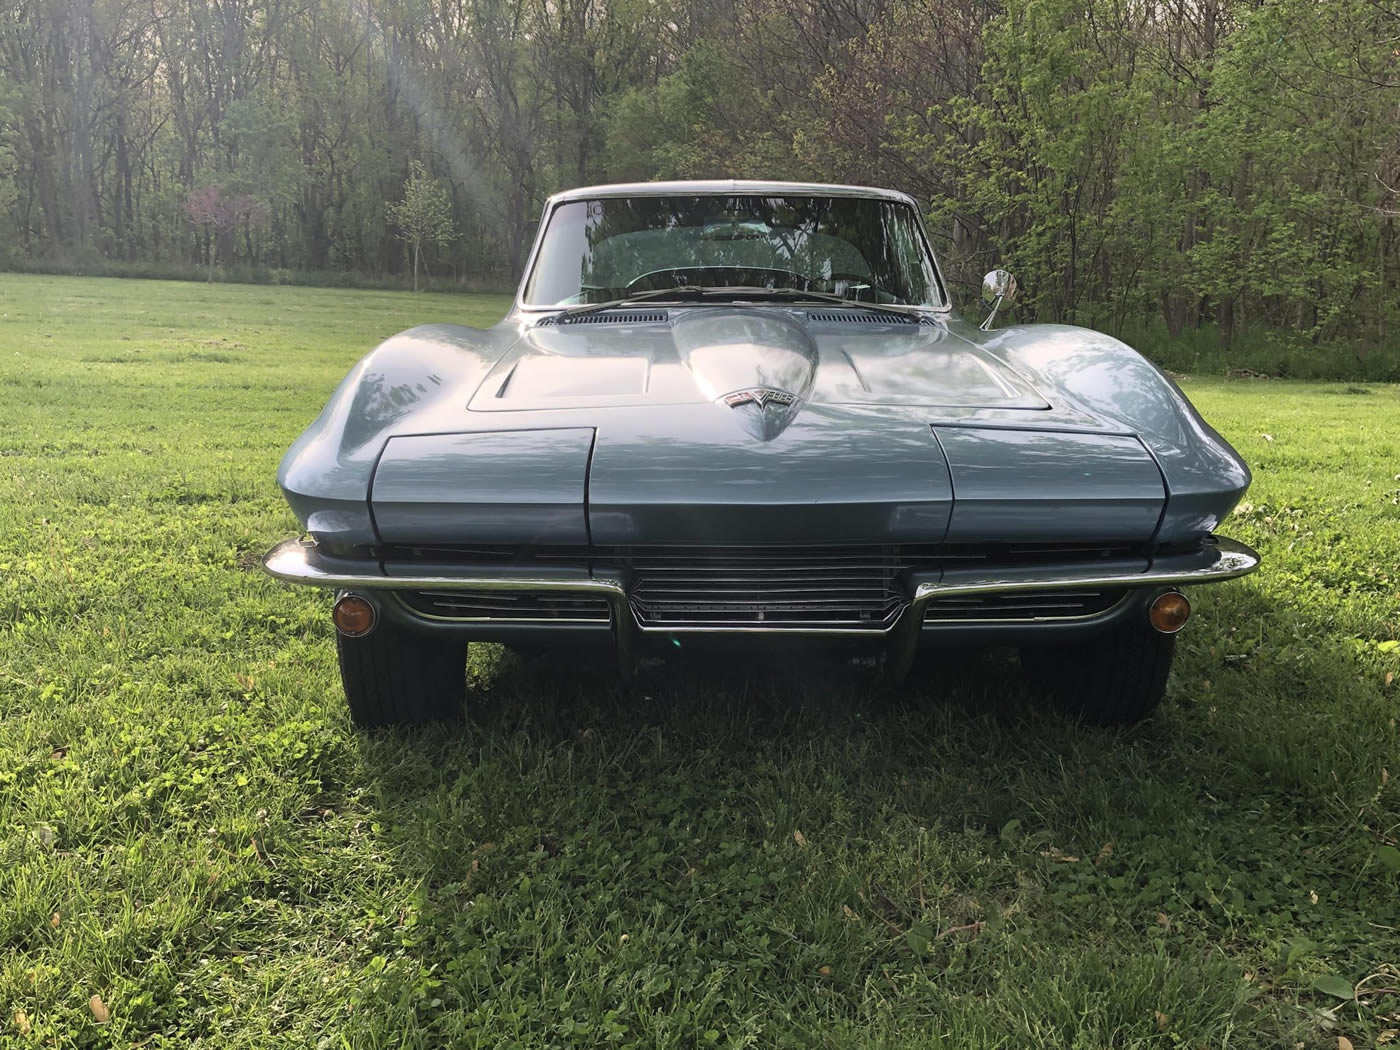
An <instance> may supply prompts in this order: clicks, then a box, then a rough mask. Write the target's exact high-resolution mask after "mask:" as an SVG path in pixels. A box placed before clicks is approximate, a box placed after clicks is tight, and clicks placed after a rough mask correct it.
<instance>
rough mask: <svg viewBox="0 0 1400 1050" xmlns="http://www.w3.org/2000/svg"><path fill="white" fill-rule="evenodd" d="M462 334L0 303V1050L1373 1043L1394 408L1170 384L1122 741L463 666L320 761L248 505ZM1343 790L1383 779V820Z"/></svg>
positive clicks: (308, 603) (958, 693)
mask: <svg viewBox="0 0 1400 1050" xmlns="http://www.w3.org/2000/svg"><path fill="white" fill-rule="evenodd" d="M506 305H507V303H506V300H504V299H502V298H500V297H478V298H466V297H458V296H446V295H420V296H412V295H409V294H407V293H373V292H343V291H335V290H326V289H304V288H268V287H237V286H217V285H216V286H208V287H206V286H204V285H198V284H179V283H155V282H141V281H118V280H99V279H83V278H41V277H17V276H5V275H0V463H3V466H4V470H3V471H0V849H3V858H4V863H3V864H2V865H0V1009H3V1010H4V1014H3V1015H0V1045H3V1046H17V1047H22V1046H29V1045H34V1046H44V1047H51V1046H56V1047H69V1046H104V1047H105V1046H120V1047H129V1046H137V1045H139V1046H142V1047H146V1048H157V1047H188V1046H191V1045H195V1044H198V1045H203V1046H218V1047H267V1046H288V1047H326V1048H330V1047H335V1048H343V1047H354V1048H358V1047H378V1046H386V1047H387V1046H394V1047H398V1046H406V1047H449V1046H450V1047H484V1048H485V1047H489V1048H496V1047H512V1046H519V1047H545V1046H553V1047H593V1046H617V1047H626V1046H635V1047H641V1048H646V1050H652V1048H661V1047H667V1048H669V1047H703V1046H716V1047H741V1046H752V1047H764V1048H767V1047H894V1046H918V1047H948V1048H957V1050H977V1048H991V1047H1003V1046H1005V1047H1015V1048H1018V1050H1019V1048H1029V1047H1045V1048H1054V1050H1069V1048H1084V1050H1109V1048H1113V1050H1120V1048H1129V1047H1162V1048H1178V1047H1180V1048H1192V1050H1194V1048H1222V1047H1259V1048H1263V1047H1288V1048H1295V1047H1303V1048H1306V1050H1311V1048H1324V1047H1325V1048H1328V1050H1335V1048H1338V1047H1340V1048H1341V1050H1346V1046H1347V1045H1348V1044H1347V1043H1345V1042H1343V1040H1342V1039H1339V1038H1338V1037H1339V1036H1342V1037H1345V1039H1346V1040H1349V1043H1350V1045H1351V1046H1354V1047H1356V1048H1358V1050H1359V1048H1362V1047H1371V1046H1374V1045H1382V1044H1385V1043H1387V1042H1392V1041H1394V1042H1397V1043H1400V1036H1397V1035H1396V1030H1397V1029H1400V852H1397V850H1396V846H1397V843H1398V841H1400V730H1397V726H1396V717H1397V714H1400V567H1397V560H1400V558H1398V555H1397V552H1400V455H1398V454H1397V451H1398V450H1400V388H1396V387H1393V386H1391V387H1385V386H1378V385H1375V386H1346V385H1338V384H1301V383H1286V382H1281V381H1235V382H1226V381H1210V382H1201V381H1190V380H1186V381H1184V386H1185V387H1186V389H1187V391H1188V393H1189V394H1190V395H1191V396H1192V397H1193V398H1194V399H1195V401H1196V403H1197V404H1198V405H1199V406H1200V407H1201V409H1202V410H1203V411H1204V413H1205V414H1206V416H1207V417H1208V418H1209V419H1211V420H1212V422H1213V423H1214V424H1215V425H1216V426H1217V427H1218V428H1219V429H1220V430H1221V431H1222V432H1223V433H1224V434H1226V436H1227V437H1229V439H1230V440H1231V441H1232V442H1234V444H1235V445H1236V447H1238V448H1239V449H1240V450H1241V451H1242V452H1243V454H1244V455H1245V456H1246V458H1247V459H1249V461H1250V462H1251V464H1252V465H1253V467H1254V470H1255V484H1254V488H1253V489H1252V490H1251V492H1250V493H1249V496H1248V502H1247V503H1245V504H1244V505H1242V506H1241V508H1240V510H1239V511H1238V512H1237V513H1236V515H1235V516H1234V518H1233V519H1232V520H1231V521H1230V522H1229V527H1228V529H1227V530H1226V531H1228V532H1229V533H1230V534H1231V535H1235V536H1238V537H1239V538H1241V539H1243V540H1245V541H1246V542H1249V543H1252V544H1255V545H1257V546H1258V547H1259V548H1260V549H1261V550H1262V551H1263V553H1264V555H1265V558H1266V562H1265V568H1264V570H1263V571H1262V572H1261V573H1260V574H1259V575H1257V576H1255V577H1252V578H1250V579H1247V580H1243V581H1238V582H1235V583H1231V584H1225V585H1221V586H1219V587H1216V588H1204V589H1201V590H1198V591H1197V592H1196V593H1195V595H1194V600H1195V603H1196V609H1197V613H1196V616H1195V618H1194V619H1193V622H1192V624H1191V626H1189V627H1188V628H1187V630H1186V632H1185V633H1184V634H1183V636H1182V642H1181V646H1180V648H1179V650H1178V659H1177V665H1176V673H1175V675H1174V677H1173V680H1172V684H1171V688H1170V692H1169V695H1168V698H1167V701H1166V702H1165V704H1164V706H1163V710H1162V712H1161V714H1160V715H1159V717H1158V718H1157V719H1156V720H1155V721H1154V722H1153V723H1152V724H1150V725H1147V726H1144V727H1141V728H1138V729H1136V730H1133V731H1127V732H1110V731H1103V730H1092V729H1088V728H1082V727H1078V726H1075V725H1073V724H1071V723H1070V722H1068V721H1067V720H1065V719H1064V718H1062V717H1060V716H1058V715H1056V714H1054V713H1052V712H1049V711H1046V710H1043V704H1041V703H1040V702H1039V701H1038V700H1037V699H1036V697H1035V695H1034V694H1033V693H1032V692H1030V691H1029V690H1028V689H1027V687H1026V686H1025V685H1023V684H1022V682H1021V679H1020V677H1019V675H1018V673H1017V668H1016V665H1015V661H1014V659H1013V658H1012V657H1010V656H1009V655H1007V654H1002V653H988V654H981V655H979V654H953V655H950V656H947V657H944V658H941V659H933V660H926V661H924V662H923V663H922V664H921V665H920V667H919V669H918V673H917V676H916V678H915V680H914V681H913V682H911V684H910V685H909V687H908V688H907V689H906V690H904V691H903V692H901V693H900V695H898V696H896V697H890V696H886V695H884V694H882V693H880V692H879V691H878V690H877V689H876V688H875V687H874V685H873V684H872V683H871V682H870V681H868V680H867V679H866V678H865V677H863V676H862V675H861V674H859V673H852V674H851V675H850V676H837V677H832V676H831V675H829V674H823V673H819V672H815V671H804V670H803V669H801V668H798V669H794V668H791V667H790V666H787V665H775V666H774V667H768V666H766V665H764V664H762V662H761V661H749V662H748V663H747V664H746V666H745V667H744V671H745V672H747V676H745V675H744V674H741V673H739V672H738V671H736V670H734V669H729V670H727V671H726V670H724V669H721V668H716V667H714V666H713V665H706V664H702V663H699V662H694V661H690V660H687V659H684V658H678V659H677V660H676V661H674V662H671V663H669V664H667V665H665V666H663V667H659V668H652V669H650V670H649V671H648V674H647V677H646V678H645V679H644V684H643V686H642V688H641V689H639V690H638V691H636V692H635V693H634V694H632V695H624V694H623V693H622V692H621V691H620V690H619V689H618V688H617V687H616V686H615V684H614V683H613V682H611V681H610V680H609V679H608V678H607V676H606V675H605V674H604V673H602V672H600V671H597V670H595V669H593V668H591V667H588V666H582V667H580V666H575V665H573V664H570V663H565V662H556V663H550V662H548V661H543V660H539V661H524V660H521V659H520V658H519V657H518V656H516V655H514V654H510V653H504V652H502V651H501V650H500V649H499V648H498V647H490V646H484V647H480V648H479V649H478V650H474V653H473V657H472V661H471V676H472V680H473V684H474V691H475V699H474V707H473V711H472V716H471V718H470V720H469V721H468V722H467V723H466V724H464V725H461V726H456V727H452V728H449V729H437V730H433V731H429V732H424V733H419V734H415V735H388V736H379V737H366V736H363V735H360V734H357V733H356V732H354V731H353V730H352V729H351V727H350V725H349V721H348V718H347V715H346V712H345V710H344V701H343V697H342V696H341V692H340V684H339V681H338V675H337V671H336V665H335V657H334V651H333V644H332V636H331V628H330V623H329V619H328V616H327V609H328V601H327V598H326V597H325V595H323V594H320V593H316V592H312V591H306V590H298V589H293V588H290V587H285V586H280V585H278V584H276V583H274V582H273V581H271V580H269V579H267V578H265V577H264V576H263V575H262V573H261V572H259V571H258V569H257V561H258V555H259V554H260V553H261V552H262V551H263V550H264V549H265V548H266V547H268V546H270V545H271V544H272V543H273V542H275V541H277V540H280V539H282V538H284V537H286V536H289V535H294V534H295V533H296V531H297V525H296V521H295V520H294V518H293V517H292V515H291V513H290V512H289V511H288V510H287V508H286V506H285V505H284V503H283V501H282V499H281V496H280V495H279V493H278V491H277V488H276V485H275V484H274V480H273V475H274V470H275V468H276V464H277V460H278V458H279V457H280V455H281V453H282V451H283V449H284V448H285V447H286V446H287V445H288V443H290V442H291V440H292V439H293V437H295V435H296V434H297V433H298V432H299V431H300V430H301V428H302V427H303V426H305V424H306V423H307V422H308V421H309V420H310V419H311V418H312V417H313V416H314V415H315V413H316V412H317V411H318V410H319V408H320V406H321V404H322V403H323V401H324V400H325V398H326V396H327V394H328V393H329V392H330V390H331V389H332V388H333V386H334V385H335V384H336V382H337V381H338V380H339V379H340V377H341V376H342V375H343V374H344V373H345V371H346V370H347V369H348V368H349V367H350V365H351V364H352V363H353V362H354V360H355V359H356V358H357V357H358V356H359V355H360V354H361V353H362V352H364V351H365V350H367V349H368V348H369V347H370V346H372V345H373V344H374V343H375V342H376V341H377V340H378V339H380V338H382V337H384V336H386V335H388V334H390V333H392V332H394V331H396V330H398V329H400V328H403V327H407V326H408V325H410V324H414V323H418V322H422V321H436V320H444V321H445V320H456V321H464V322H466V323H473V322H475V323H488V322H491V321H493V320H494V319H496V318H497V317H499V316H500V314H501V313H502V312H503V311H504V309H505V308H506ZM1387 767H1389V773H1387Z"/></svg>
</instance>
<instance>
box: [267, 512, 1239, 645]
mask: <svg viewBox="0 0 1400 1050" xmlns="http://www.w3.org/2000/svg"><path fill="white" fill-rule="evenodd" d="M1258 567H1259V555H1258V554H1257V553H1256V552H1255V551H1254V550H1252V549H1251V548H1249V547H1247V546H1246V545H1245V544H1243V543H1239V542H1237V541H1235V540H1231V539H1227V538H1225V537H1211V538H1210V539H1209V540H1208V541H1207V542H1206V544H1205V545H1204V546H1203V547H1202V549H1201V550H1199V551H1193V552H1191V553H1189V554H1172V555H1161V556H1157V557H1153V558H1146V557H1142V558H1133V559H1120V560H1114V561H1111V562H1099V563H1080V564H1075V565H1070V566H1059V567H1055V568H1047V567H1046V566H1044V565H1041V566H1027V567H1026V568H1024V569H1021V568H1016V569H1008V568H1002V569H992V570H988V569H987V568H986V567H974V568H967V569H959V568H950V569H946V570H938V569H933V570H920V571H915V572H913V573H911V574H910V575H909V577H908V586H909V588H910V590H909V606H908V608H907V609H906V610H905V611H904V613H903V614H902V615H901V616H899V618H898V619H897V620H895V621H894V623H892V624H891V625H889V626H887V627H884V628H882V629H879V630H871V629H870V628H856V627H825V626H824V627H811V628H803V627H781V628H775V627H765V626H762V625H750V624H717V625H714V626H681V627H643V626H642V625H640V624H639V623H638V622H637V618H636V616H635V615H634V614H633V612H632V609H631V607H630V606H629V604H628V600H627V588H626V583H625V580H624V579H623V576H622V574H621V573H620V572H616V571H613V572H599V571H596V570H595V571H594V572H593V573H591V574H590V573H588V572H587V570H584V569H579V570H578V571H577V572H574V573H570V572H568V571H561V572H552V573H538V574H535V573H528V572H515V571H510V574H509V575H504V574H497V573H495V572H474V573H472V574H471V575H453V576H441V575H395V576H389V575H386V574H385V573H384V572H382V571H380V570H379V566H378V564H377V563H372V562H371V563H367V562H364V561H347V560H344V559H337V558H334V557H329V556H325V555H322V554H321V553H320V552H319V551H318V550H317V548H316V546H315V545H314V544H307V543H302V542H301V541H299V540H289V541H287V542H285V543H281V544H279V545H278V546H276V547H274V548H273V549H272V550H271V551H269V552H268V554H267V556H266V557H265V558H264V559H263V568H264V569H266V571H267V572H268V573H269V574H270V575H272V576H274V577H276V578H277V579H279V580H285V581H287V582H288V583H300V584H308V585H310V586H314V587H327V588H333V589H336V590H356V591H395V590H399V591H420V590H422V591H496V592H511V591H515V592H546V593H555V594H559V595H576V596H591V597H595V598H600V599H603V600H606V601H607V602H608V603H609V604H610V606H611V608H612V622H611V632H612V634H613V636H614V639H615V641H616V644H617V646H618V650H619V656H620V658H621V659H622V663H623V666H624V668H628V667H630V665H631V661H632V654H633V652H634V650H635V642H636V641H637V639H638V638H639V637H640V636H641V635H645V634H659V635H674V634H696V633H700V634H737V635H742V634H776V633H781V634H784V635H797V636H800V635H804V634H805V635H813V636H821V635H826V636H835V635H844V636H847V637H851V636H857V637H860V636H864V637H875V638H877V639H878V638H881V637H883V638H884V639H885V640H886V645H887V647H888V648H889V650H890V655H891V658H890V660H889V661H888V662H889V663H890V664H891V665H892V666H895V667H901V666H907V665H908V663H910V662H912V659H913V653H914V651H915V649H916V648H917V646H918V644H919V639H920V636H921V634H922V633H923V631H924V628H925V622H924V620H925V612H926V610H927V608H928V605H929V603H930V602H933V601H935V600H937V599H944V598H957V597H966V596H976V595H995V594H1009V593H1016V594H1030V593H1035V592H1045V591H1061V590H1065V589H1069V588H1076V587H1080V588H1082V587H1098V588H1117V587H1123V588H1134V589H1137V588H1156V587H1174V586H1176V587H1180V586H1191V585H1193V584H1200V583H1214V582H1217V581H1220V580H1231V579H1235V578H1237V577H1240V576H1247V575H1248V574H1249V573H1251V572H1254V571H1255V569H1257V568H1258ZM507 571H509V570H507ZM1047 572H1050V573H1052V574H1051V575H1047V574H1046V573H1047ZM933 626H934V625H932V624H930V627H933ZM604 629H607V628H606V626H605V625H604Z"/></svg>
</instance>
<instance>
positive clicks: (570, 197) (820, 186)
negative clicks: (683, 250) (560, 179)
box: [548, 179, 917, 207]
mask: <svg viewBox="0 0 1400 1050" xmlns="http://www.w3.org/2000/svg"><path fill="white" fill-rule="evenodd" d="M732 195H740V196H743V195H754V196H771V197H782V196H793V197H871V198H875V199H877V200H892V201H899V202H900V203H902V204H908V205H910V206H914V207H917V205H915V202H914V198H912V197H910V196H909V195H908V194H907V193H900V192H899V191H897V190H885V189H878V188H876V187H874V186H838V185H830V184H827V183H822V182H763V181H759V180H754V179H692V180H682V181H676V182H617V183H612V184H610V185H606V186H581V187H579V188H578V189H573V190H565V191H564V192H562V193H556V194H554V196H552V197H550V198H549V202H548V203H549V204H550V205H554V204H560V203H563V202H564V201H575V200H596V199H597V198H600V197H710V196H732Z"/></svg>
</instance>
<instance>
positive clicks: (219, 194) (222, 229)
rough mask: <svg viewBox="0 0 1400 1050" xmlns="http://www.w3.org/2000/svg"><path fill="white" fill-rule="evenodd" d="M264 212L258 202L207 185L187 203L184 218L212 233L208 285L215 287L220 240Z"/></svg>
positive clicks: (192, 195) (243, 195)
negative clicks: (186, 216) (215, 267)
mask: <svg viewBox="0 0 1400 1050" xmlns="http://www.w3.org/2000/svg"><path fill="white" fill-rule="evenodd" d="M260 211H261V209H260V207H259V205H258V202H257V201H256V200H255V199H254V198H252V197H249V196H248V195H247V194H232V193H228V192H226V191H224V190H221V189H220V188H219V187H218V186H215V185H212V184H211V185H208V186H205V187H204V188H203V189H200V190H195V191H194V192H193V193H191V194H190V195H189V197H187V198H186V199H185V214H186V215H188V216H189V217H190V221H191V222H193V223H195V224H196V225H198V226H203V227H205V228H206V229H208V230H211V231H212V232H213V236H211V237H210V238H209V283H210V284H213V283H214V260H215V259H216V258H217V255H218V247H219V238H221V237H223V236H224V235H225V234H227V233H228V232H229V231H231V230H232V229H233V228H234V227H235V226H237V225H238V224H239V223H240V222H243V221H244V220H245V219H252V218H254V217H256V216H257V215H258V214H259V212H260Z"/></svg>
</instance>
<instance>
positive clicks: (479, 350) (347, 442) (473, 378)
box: [277, 325, 515, 549]
mask: <svg viewBox="0 0 1400 1050" xmlns="http://www.w3.org/2000/svg"><path fill="white" fill-rule="evenodd" d="M514 337H515V333H513V332H508V331H507V330H505V329H504V327H503V326H497V327H496V328H493V329H490V330H488V331H481V330H478V329H474V328H465V327H462V326H460V325H421V326H419V327H417V328H411V329H409V330H408V331H406V332H400V333H399V334H398V335H395V336H392V337H390V338H389V339H386V340H385V341H384V342H382V343H380V344H379V345H378V346H377V347H375V348H374V349H373V350H371V351H370V352H369V353H368V354H366V355H365V356H364V357H363V358H361V359H360V361H359V363H358V364H356V365H355V367H354V368H352V369H351V370H350V372H349V374H348V375H346V377H345V378H344V379H343V380H341V382H340V385H339V386H338V387H336V389H335V393H333V394H332V395H331V397H330V400H329V401H328V402H327V403H326V407H325V408H323V409H322V410H321V414H320V415H319V416H317V417H316V419H315V421H314V422H312V424H311V425H310V426H309V427H307V428H306V430H305V431H303V432H302V434H301V436H300V437H298V438H297V439H296V441H295V442H293V444H292V447H291V448H290V449H288V450H287V454H286V455H285V456H283V457H282V462H281V464H280V465H279V466H278V468H277V484H278V485H280V486H281V488H282V491H283V493H284V494H285V495H286V497H287V502H288V503H289V504H291V507H292V511H293V512H294V513H295V514H296V516H297V518H298V519H299V520H300V521H301V523H302V525H303V526H305V528H306V530H307V531H308V532H310V533H311V534H312V535H313V536H315V537H316V540H317V542H319V543H325V544H327V545H328V546H329V547H330V549H335V548H337V547H338V546H367V545H369V544H373V543H375V542H377V537H376V535H375V530H374V521H373V518H372V516H371V514H370V507H369V486H370V478H371V477H372V475H373V473H374V465H375V462H376V461H377V460H378V458H379V454H380V452H381V451H382V450H383V448H384V443H385V441H387V440H388V439H389V437H390V436H391V435H392V434H394V433H399V432H404V431H405V430H412V428H413V424H412V417H413V416H415V415H417V414H419V413H422V412H424V411H426V410H429V409H431V408H432V407H433V406H435V405H439V404H442V403H444V402H447V401H451V402H453V403H456V404H458V405H461V406H462V407H463V410H464V411H465V407H466V404H467V402H468V401H469V400H470V399H471V395H472V393H474V392H475V390H476V388H477V386H478V385H480V383H481V380H482V379H483V378H484V377H485V375H486V373H487V372H488V371H490V369H491V366H492V365H493V364H494V363H495V362H496V361H497V360H498V359H499V358H500V356H501V354H502V353H504V352H505V350H506V349H507V347H508V346H509V345H510V343H512V342H514Z"/></svg>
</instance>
